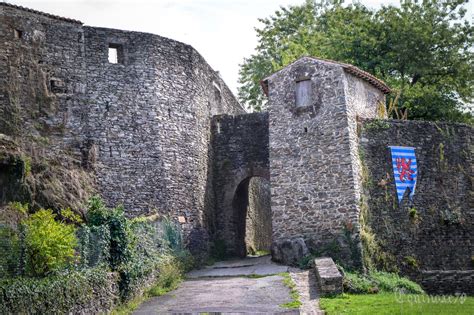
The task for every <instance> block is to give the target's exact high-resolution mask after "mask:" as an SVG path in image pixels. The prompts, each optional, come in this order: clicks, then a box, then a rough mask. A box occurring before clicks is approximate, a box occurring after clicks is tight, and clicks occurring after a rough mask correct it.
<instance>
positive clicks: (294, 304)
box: [278, 272, 302, 309]
mask: <svg viewBox="0 0 474 315" xmlns="http://www.w3.org/2000/svg"><path fill="white" fill-rule="evenodd" d="M278 275H279V276H282V277H283V284H284V285H285V286H287V287H288V288H289V289H290V296H291V301H290V302H288V303H284V304H280V307H284V308H296V309H297V308H300V306H301V304H302V303H301V300H300V294H299V293H298V290H296V284H295V283H294V282H293V280H292V279H291V277H290V274H289V273H288V272H282V273H279V274H278Z"/></svg>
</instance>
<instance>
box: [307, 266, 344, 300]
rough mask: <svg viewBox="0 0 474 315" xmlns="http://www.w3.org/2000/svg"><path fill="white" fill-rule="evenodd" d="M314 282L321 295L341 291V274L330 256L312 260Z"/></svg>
mask: <svg viewBox="0 0 474 315" xmlns="http://www.w3.org/2000/svg"><path fill="white" fill-rule="evenodd" d="M314 271H315V273H316V282H317V286H318V288H319V293H320V295H321V296H328V295H334V294H340V293H342V278H343V277H342V274H341V273H340V272H339V270H338V269H337V266H336V264H335V263H334V261H333V260H332V258H330V257H323V258H316V259H315V260H314Z"/></svg>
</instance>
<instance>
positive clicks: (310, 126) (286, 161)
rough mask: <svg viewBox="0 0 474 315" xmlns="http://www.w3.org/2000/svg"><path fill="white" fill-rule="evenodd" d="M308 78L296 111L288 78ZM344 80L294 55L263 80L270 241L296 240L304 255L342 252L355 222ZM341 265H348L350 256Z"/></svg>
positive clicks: (338, 71) (338, 72)
mask: <svg viewBox="0 0 474 315" xmlns="http://www.w3.org/2000/svg"><path fill="white" fill-rule="evenodd" d="M302 77H303V78H310V80H311V93H312V94H311V104H310V105H309V106H306V107H302V108H297V107H296V104H295V95H296V81H297V80H298V79H299V78H302ZM346 87H347V80H346V76H345V73H344V70H343V69H342V68H341V67H339V66H337V65H334V64H331V63H327V62H324V61H316V60H312V59H310V58H302V59H300V60H298V61H297V62H295V63H293V64H292V65H290V66H288V67H286V68H284V69H282V70H281V71H279V72H277V73H275V74H273V75H272V76H271V77H269V78H268V89H269V116H270V172H271V176H270V178H271V189H272V194H271V198H272V213H273V222H272V223H273V241H274V243H275V245H276V247H277V248H278V243H281V242H284V241H285V240H287V239H295V238H303V239H304V241H305V243H306V245H307V246H308V247H309V249H310V250H314V251H318V252H321V251H323V252H324V251H325V249H328V248H334V247H338V248H340V247H343V248H345V250H342V251H341V253H342V254H343V255H346V256H348V255H350V250H349V248H348V247H349V245H350V244H348V242H346V241H345V240H344V233H343V232H344V229H345V228H346V227H347V226H349V228H351V227H353V226H356V225H357V222H358V210H357V199H356V195H355V190H354V178H353V176H351V175H352V163H353V160H352V158H351V155H350V154H348V153H349V152H350V151H351V137H350V132H351V130H350V127H349V122H348V118H347V100H346V98H347V97H348V96H347V95H346V91H347V88H346ZM346 258H348V259H347V261H350V260H351V259H350V257H346Z"/></svg>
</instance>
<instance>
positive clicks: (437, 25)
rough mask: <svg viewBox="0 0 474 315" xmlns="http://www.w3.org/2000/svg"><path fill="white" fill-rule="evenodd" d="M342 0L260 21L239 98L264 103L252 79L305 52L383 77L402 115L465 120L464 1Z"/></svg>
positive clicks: (468, 52)
mask: <svg viewBox="0 0 474 315" xmlns="http://www.w3.org/2000/svg"><path fill="white" fill-rule="evenodd" d="M343 2H344V1H341V0H339V1H337V0H332V1H323V2H318V3H315V2H313V1H307V2H306V3H304V4H303V5H300V6H293V7H289V8H283V7H282V8H280V9H279V10H278V11H276V12H275V14H274V15H273V16H270V17H269V18H265V19H260V20H259V21H260V22H261V23H262V27H260V28H257V29H256V31H257V36H258V40H259V41H258V45H257V47H256V53H255V54H254V55H252V56H250V57H249V58H247V59H245V60H244V62H243V64H242V65H241V69H240V73H239V74H240V77H239V82H240V84H241V86H240V88H239V98H240V100H241V101H242V102H243V103H246V104H247V105H248V106H250V107H252V108H253V109H255V110H261V109H262V108H264V107H265V98H264V96H263V93H262V92H261V89H260V86H259V81H260V80H261V79H263V78H264V77H265V76H267V75H269V74H271V73H273V72H275V71H277V70H279V69H281V68H282V67H284V66H286V65H287V64H289V63H291V62H292V61H294V60H295V59H297V58H299V57H301V56H305V55H310V56H316V57H321V58H327V59H332V60H336V61H341V62H346V63H351V64H354V65H356V66H358V67H360V68H361V69H363V70H365V71H368V72H370V73H372V74H374V75H375V76H377V77H379V78H381V79H382V80H384V81H386V82H387V83H388V85H389V86H391V87H392V88H393V89H394V90H395V91H397V92H398V93H399V94H400V96H399V98H398V99H397V102H398V104H397V105H398V107H399V108H400V109H407V110H408V118H409V119H426V120H450V121H461V122H471V123H472V115H473V111H474V110H473V105H472V103H473V102H474V99H473V98H474V58H473V57H474V51H473V43H474V36H473V35H474V26H473V25H472V23H470V22H468V21H467V20H465V19H464V17H465V13H466V9H465V4H466V3H467V2H468V0H443V1H439V0H424V1H413V0H401V2H400V6H383V7H381V8H380V9H379V10H370V9H368V8H367V7H365V6H364V5H362V4H359V3H356V4H351V5H344V4H343Z"/></svg>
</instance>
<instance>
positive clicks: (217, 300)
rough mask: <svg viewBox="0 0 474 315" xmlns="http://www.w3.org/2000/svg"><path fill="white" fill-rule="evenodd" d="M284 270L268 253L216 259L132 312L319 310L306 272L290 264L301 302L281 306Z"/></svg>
mask: <svg viewBox="0 0 474 315" xmlns="http://www.w3.org/2000/svg"><path fill="white" fill-rule="evenodd" d="M287 271H288V267H286V266H281V265H277V264H275V263H272V262H271V261H270V258H269V257H259V258H247V259H242V260H234V261H225V262H219V263H216V264H215V265H213V266H211V267H207V268H204V269H201V270H195V271H192V272H191V273H189V274H188V277H187V278H188V279H187V280H186V281H184V282H183V283H182V284H181V285H180V287H179V288H178V289H177V290H175V291H173V292H170V293H168V294H166V295H163V296H160V297H156V298H152V299H150V300H148V301H147V302H145V303H143V304H142V305H141V306H140V308H139V309H137V310H136V311H135V313H134V314H163V313H175V314H176V313H181V314H182V313H186V314H199V313H224V314H229V313H232V314H239V313H252V314H268V313H272V314H300V313H301V314H320V313H319V312H318V308H317V300H315V298H317V295H315V293H314V292H313V291H311V289H310V286H309V285H308V279H309V274H308V272H307V271H300V270H298V269H293V268H292V269H291V273H290V274H291V277H292V279H293V280H294V281H295V283H296V286H297V288H298V290H300V295H301V301H302V303H303V306H302V308H301V310H295V309H287V308H284V307H281V306H280V305H281V304H284V303H288V302H291V297H290V290H289V289H288V288H287V287H286V286H285V285H283V277H282V276H280V275H278V274H279V273H281V272H287ZM312 302H315V303H312Z"/></svg>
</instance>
